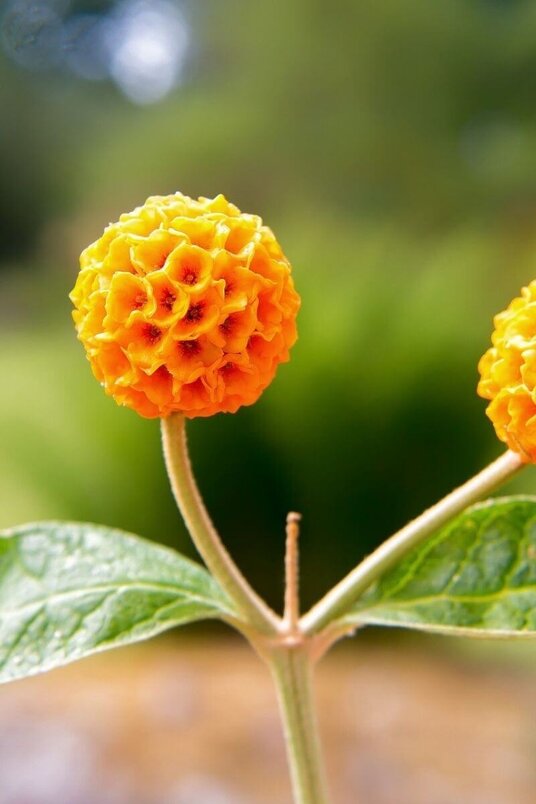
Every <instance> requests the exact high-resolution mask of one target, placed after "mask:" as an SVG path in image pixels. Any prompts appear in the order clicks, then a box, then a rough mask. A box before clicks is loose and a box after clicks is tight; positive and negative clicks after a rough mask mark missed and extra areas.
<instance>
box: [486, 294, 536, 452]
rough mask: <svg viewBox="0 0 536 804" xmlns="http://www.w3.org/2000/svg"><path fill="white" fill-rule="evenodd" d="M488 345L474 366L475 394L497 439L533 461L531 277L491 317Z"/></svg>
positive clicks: (535, 324) (535, 332) (535, 320)
mask: <svg viewBox="0 0 536 804" xmlns="http://www.w3.org/2000/svg"><path fill="white" fill-rule="evenodd" d="M494 324H495V331H494V333H493V335H492V346H491V348H490V349H488V351H487V352H486V353H485V355H484V356H483V357H482V358H481V360H480V363H479V364H478V370H479V372H480V376H481V379H480V382H479V384H478V393H479V394H480V396H482V397H484V398H485V399H490V400H491V402H490V404H489V405H488V407H487V409H486V413H487V415H488V416H489V418H490V419H491V421H492V422H493V426H494V427H495V431H496V433H497V435H498V437H499V438H500V439H501V441H504V442H505V443H506V444H508V446H509V447H510V449H512V450H514V451H515V452H518V453H519V454H520V455H521V457H522V458H524V460H525V461H531V462H536V281H534V282H531V283H530V285H529V286H528V287H526V288H523V290H522V291H521V296H520V297H518V298H516V299H514V300H513V301H512V302H511V304H510V305H509V306H508V307H507V309H506V310H505V311H504V312H502V313H499V314H498V315H497V316H495V319H494Z"/></svg>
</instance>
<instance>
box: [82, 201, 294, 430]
mask: <svg viewBox="0 0 536 804" xmlns="http://www.w3.org/2000/svg"><path fill="white" fill-rule="evenodd" d="M80 267H81V270H80V273H79V276H78V279H77V282H76V285H75V287H74V289H73V291H72V293H71V295H70V298H71V300H72V302H73V304H74V306H75V310H74V312H73V317H74V321H75V324H76V329H77V332H78V337H79V338H80V340H81V341H82V343H83V344H84V347H85V349H86V352H87V356H88V359H89V361H90V363H91V367H92V369H93V373H94V374H95V376H96V377H97V379H98V380H99V381H100V382H101V383H102V385H103V386H104V389H105V391H106V393H107V394H109V395H111V396H113V397H114V399H115V400H116V402H118V404H120V405H126V406H128V407H130V408H133V409H134V410H136V411H137V412H138V413H140V414H141V415H142V416H145V417H147V418H155V417H157V416H168V415H169V414H171V413H175V412H180V413H184V414H185V415H186V416H188V417H190V418H193V417H195V416H210V415H212V414H213V413H220V412H235V411H236V410H238V408H239V407H241V406H242V405H250V404H252V403H253V402H255V401H256V400H257V399H258V397H259V396H260V394H261V393H262V391H263V390H264V389H265V388H266V387H267V386H268V385H269V384H270V382H271V381H272V379H273V377H274V375H275V372H276V369H277V366H278V365H279V363H282V362H284V361H286V360H288V357H289V349H290V347H291V346H292V345H293V344H294V342H295V340H296V323H295V322H296V315H297V313H298V310H299V307H300V298H299V296H298V294H297V293H296V290H295V289H294V284H293V281H292V277H291V274H290V265H289V263H288V260H287V259H286V257H285V256H284V254H283V252H282V250H281V247H280V246H279V244H278V243H277V241H276V239H275V237H274V235H273V233H272V231H271V230H270V229H269V228H268V227H267V226H264V225H263V223H262V220H261V219H260V218H259V217H257V216H256V215H247V214H243V213H241V212H240V210H239V209H238V208H237V207H235V206H234V205H233V204H231V203H229V202H228V201H227V200H226V199H225V198H224V197H223V196H222V195H219V196H217V197H216V198H213V199H207V198H199V199H198V200H197V201H196V200H193V199H191V198H188V196H184V195H182V194H181V193H175V194H174V195H170V196H154V197H152V198H149V199H147V201H146V202H145V204H144V205H143V206H141V207H138V208H137V209H135V210H133V211H132V212H128V213H125V214H123V215H121V217H120V219H119V221H118V222H117V223H112V224H110V225H109V226H108V227H107V228H106V230H105V231H104V234H103V235H102V237H101V238H100V239H99V240H97V241H96V242H95V243H93V244H92V245H90V246H88V248H86V249H85V250H84V251H83V252H82V255H81V257H80Z"/></svg>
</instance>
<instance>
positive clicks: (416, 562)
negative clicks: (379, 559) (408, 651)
mask: <svg viewBox="0 0 536 804" xmlns="http://www.w3.org/2000/svg"><path fill="white" fill-rule="evenodd" d="M343 622H344V623H345V624H349V625H351V624H354V625H362V624H377V625H395V626H404V627H407V628H417V629H421V630H424V631H432V632H438V633H452V634H461V635H468V636H483V637H485V636H489V637H501V636H504V637H519V636H536V498H530V497H511V498H504V499H497V500H491V501H489V502H486V503H482V504H480V505H477V506H474V507H473V508H470V509H468V510H467V511H465V512H464V513H463V514H461V515H460V516H459V517H457V518H456V519H455V520H454V521H453V522H452V523H450V524H449V525H448V526H447V527H445V528H443V529H442V530H440V531H439V532H438V533H437V535H436V536H433V537H432V538H430V539H428V541H426V542H425V544H423V545H421V546H419V547H417V548H414V549H413V550H411V551H410V552H409V553H408V554H407V555H406V556H405V557H404V559H403V560H401V561H400V562H399V563H398V564H397V565H396V566H395V567H394V569H392V570H390V571H389V572H387V573H386V574H385V575H384V576H383V577H382V578H381V579H380V580H379V581H378V582H377V583H376V584H375V585H374V586H373V587H372V588H371V589H370V590H369V591H368V592H367V593H366V594H365V595H364V597H363V598H362V599H361V600H360V601H359V602H358V603H357V604H356V605H355V606H354V607H353V608H352V609H351V610H350V612H349V613H348V614H347V615H345V617H344V618H343Z"/></svg>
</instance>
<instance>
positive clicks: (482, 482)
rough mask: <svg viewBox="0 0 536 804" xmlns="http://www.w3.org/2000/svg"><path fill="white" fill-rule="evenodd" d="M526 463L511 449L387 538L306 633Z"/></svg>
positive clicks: (308, 619) (305, 621)
mask: <svg viewBox="0 0 536 804" xmlns="http://www.w3.org/2000/svg"><path fill="white" fill-rule="evenodd" d="M526 465H527V464H526V463H524V462H523V460H522V459H521V458H520V456H519V455H518V454H517V453H515V452H511V451H510V450H508V451H507V452H505V453H504V455H501V457H500V458H498V459H497V460H496V461H494V462H493V463H491V464H490V465H489V466H487V467H486V468H485V469H483V470H482V472H480V473H479V474H478V475H475V476H474V477H472V478H471V479H470V480H468V481H467V483H464V485H463V486H460V487H459V488H458V489H456V490H455V491H453V492H451V493H450V494H448V495H447V496H446V497H444V498H443V499H442V500H440V501H439V502H438V503H436V504H435V505H433V506H432V507H431V508H429V509H428V510H427V511H425V512H424V513H423V514H421V516H419V517H417V519H414V520H413V521H412V522H410V523H409V524H407V525H406V526H405V527H404V528H402V530H399V531H398V533H395V535H394V536H391V538H390V539H387V541H386V542H384V543H383V544H382V545H380V547H378V549H377V550H375V551H374V552H373V553H371V555H369V556H367V558H365V559H364V561H362V562H361V564H358V566H357V567H356V568H355V569H353V570H352V572H350V573H349V574H348V575H347V576H346V577H345V578H343V580H342V581H341V582H340V583H339V584H337V586H335V587H333V589H331V591H329V592H328V593H327V595H325V597H323V598H322V600H321V601H320V602H319V603H317V604H316V605H315V606H313V608H312V609H311V610H310V611H309V612H308V613H307V614H306V615H305V616H304V617H302V619H301V621H300V626H301V629H302V631H303V633H304V634H313V633H316V632H317V631H319V630H321V629H322V628H323V627H324V626H325V625H327V624H328V623H329V622H331V621H332V620H333V619H334V618H335V617H337V616H339V615H340V614H342V613H343V612H344V611H345V610H346V609H347V608H348V606H350V605H351V604H352V603H354V602H355V601H356V600H357V598H358V597H359V596H360V595H361V594H362V593H363V592H364V591H365V590H366V589H367V588H368V587H369V586H370V585H371V584H372V582H373V581H375V580H376V579H377V578H378V577H379V576H380V575H382V574H383V573H384V572H385V571H386V570H387V569H389V568H390V567H391V566H392V565H393V564H394V563H395V562H396V561H397V560H398V559H399V558H400V557H401V556H403V555H404V554H405V553H407V551H408V550H410V549H411V548H412V547H415V545H417V544H419V543H420V542H422V541H424V539H426V537H427V536H430V535H431V534H432V533H434V532H435V531H436V530H437V529H438V528H439V527H441V526H442V525H444V524H445V523H446V522H448V521H449V519H451V518H452V517H453V516H455V515H456V514H458V513H460V511H463V510H464V509H465V508H467V506H468V505H471V504H472V503H474V502H477V501H478V500H480V499H481V498H482V497H484V496H485V495H486V494H489V493H490V492H491V491H494V490H495V489H496V488H497V487H498V486H500V485H502V484H503V483H505V482H506V481H507V480H509V479H510V478H511V477H513V476H514V475H515V474H516V473H517V472H519V470H520V469H521V468H522V467H523V466H526Z"/></svg>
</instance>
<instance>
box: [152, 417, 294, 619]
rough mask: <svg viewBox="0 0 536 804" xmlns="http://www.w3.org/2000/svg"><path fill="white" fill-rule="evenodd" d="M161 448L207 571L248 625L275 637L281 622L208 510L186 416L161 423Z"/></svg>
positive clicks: (170, 478) (167, 418)
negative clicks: (252, 583)
mask: <svg viewBox="0 0 536 804" xmlns="http://www.w3.org/2000/svg"><path fill="white" fill-rule="evenodd" d="M162 445H163V449H164V459H165V463H166V469H167V473H168V476H169V481H170V483H171V488H172V491H173V495H174V497H175V500H176V502H177V505H178V507H179V510H180V512H181V514H182V516H183V519H184V521H185V523H186V527H187V528H188V531H189V532H190V535H191V537H192V540H193V542H194V544H195V546H196V547H197V549H198V551H199V553H200V554H201V556H202V557H203V560H204V561H205V563H206V565H207V567H208V568H209V570H210V571H211V573H212V574H213V576H214V577H215V578H216V580H217V581H218V582H219V583H220V585H221V586H222V588H223V589H224V590H225V591H226V592H227V594H228V595H229V597H230V598H231V600H232V601H233V602H234V604H235V606H236V607H237V609H238V611H239V612H240V613H241V614H242V615H243V616H244V618H245V619H246V622H247V624H248V625H251V626H252V627H253V628H255V629H257V630H258V631H259V632H260V633H261V634H267V635H271V634H274V633H276V632H277V631H278V630H279V623H280V619H279V618H278V617H277V615H276V614H275V613H274V612H273V611H272V610H271V609H270V608H269V607H268V606H267V605H266V604H265V603H264V601H263V600H262V599H261V598H260V597H259V596H258V595H257V593H256V592H255V591H254V590H253V589H252V588H251V586H250V585H249V583H248V582H247V580H246V579H245V578H244V576H243V575H242V573H241V572H240V570H239V569H238V567H237V566H236V564H235V563H234V561H233V559H232V558H231V556H230V555H229V553H228V552H227V550H226V549H225V547H224V545H223V543H222V541H221V539H220V537H219V535H218V533H217V531H216V529H215V527H214V525H213V524H212V521H211V519H210V517H209V515H208V512H207V510H206V508H205V505H204V503H203V500H202V498H201V495H200V493H199V489H198V488H197V484H196V482H195V478H194V476H193V473H192V467H191V464H190V458H189V456H188V446H187V441H186V422H185V418H184V416H182V415H181V414H178V413H175V414H173V415H171V416H168V417H166V418H165V419H162Z"/></svg>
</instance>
